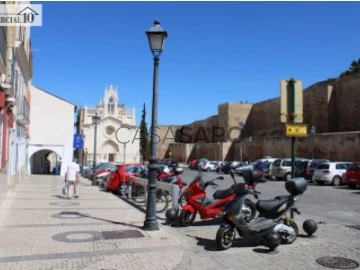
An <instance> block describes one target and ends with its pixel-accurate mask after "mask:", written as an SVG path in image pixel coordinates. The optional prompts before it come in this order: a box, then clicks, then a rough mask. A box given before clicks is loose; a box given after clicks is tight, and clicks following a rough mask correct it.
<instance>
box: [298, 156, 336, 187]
mask: <svg viewBox="0 0 360 270" xmlns="http://www.w3.org/2000/svg"><path fill="white" fill-rule="evenodd" d="M323 162H329V160H327V159H313V160H305V161H299V162H296V163H295V167H296V170H295V177H304V178H305V179H306V180H308V181H310V182H312V176H313V174H314V171H315V169H316V167H317V166H318V165H319V164H321V163H323Z"/></svg>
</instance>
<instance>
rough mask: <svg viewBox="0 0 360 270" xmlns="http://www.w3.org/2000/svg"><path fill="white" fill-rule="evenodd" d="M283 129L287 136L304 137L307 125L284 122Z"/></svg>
mask: <svg viewBox="0 0 360 270" xmlns="http://www.w3.org/2000/svg"><path fill="white" fill-rule="evenodd" d="M285 130H286V136H288V137H306V136H307V125H299V124H286V125H285Z"/></svg>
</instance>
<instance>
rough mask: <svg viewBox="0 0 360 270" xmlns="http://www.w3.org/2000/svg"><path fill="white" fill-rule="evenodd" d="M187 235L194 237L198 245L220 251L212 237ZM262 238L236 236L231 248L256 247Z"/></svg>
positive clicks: (208, 249)
mask: <svg viewBox="0 0 360 270" xmlns="http://www.w3.org/2000/svg"><path fill="white" fill-rule="evenodd" d="M186 236H188V237H192V238H195V239H196V240H197V241H198V242H197V245H198V246H203V247H204V249H205V250H207V251H220V250H218V249H217V247H216V242H215V240H214V239H206V238H202V237H198V236H192V235H186ZM261 241H262V239H261V238H260V237H246V238H237V239H235V240H234V242H233V245H232V246H231V248H243V247H256V246H259V245H261Z"/></svg>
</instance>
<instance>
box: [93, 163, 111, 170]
mask: <svg viewBox="0 0 360 270" xmlns="http://www.w3.org/2000/svg"><path fill="white" fill-rule="evenodd" d="M107 164H108V163H100V164H98V165H97V166H96V168H95V169H103V168H105V167H106V165H107Z"/></svg>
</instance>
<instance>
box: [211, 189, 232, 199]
mask: <svg viewBox="0 0 360 270" xmlns="http://www.w3.org/2000/svg"><path fill="white" fill-rule="evenodd" d="M233 193H234V191H233V189H232V188H231V187H230V188H228V189H222V190H217V191H215V193H214V195H213V198H214V199H223V198H226V197H227V196H230V195H231V194H233Z"/></svg>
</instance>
